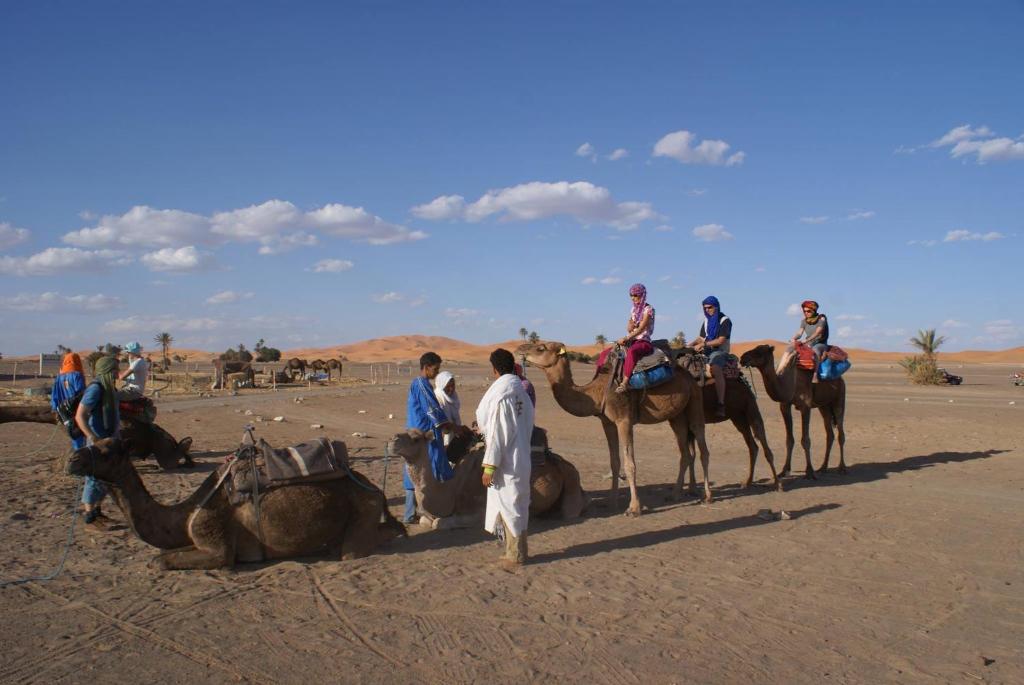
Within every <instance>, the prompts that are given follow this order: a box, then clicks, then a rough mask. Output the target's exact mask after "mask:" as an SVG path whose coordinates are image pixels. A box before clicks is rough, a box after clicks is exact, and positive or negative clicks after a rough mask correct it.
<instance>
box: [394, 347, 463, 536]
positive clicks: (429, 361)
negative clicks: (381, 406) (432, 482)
mask: <svg viewBox="0 0 1024 685" xmlns="http://www.w3.org/2000/svg"><path fill="white" fill-rule="evenodd" d="M440 371H441V357H440V356H438V355H437V354H436V353H435V352H427V353H426V354H424V355H423V356H422V357H420V375H419V376H416V378H414V379H413V381H412V383H411V384H410V385H409V399H408V401H407V403H406V419H405V427H406V428H418V429H419V430H421V431H423V432H424V433H426V432H428V431H433V432H434V439H433V440H431V441H430V442H429V443H428V445H427V450H428V453H429V455H430V466H431V469H432V470H433V472H434V478H436V479H437V480H438V481H446V480H451V479H452V478H454V477H455V471H454V470H453V469H452V465H451V464H450V463H448V455H447V454H446V453H445V450H444V436H443V433H444V431H445V430H447V429H449V428H450V427H451V426H450V423H449V421H448V417H447V416H446V415H445V413H444V410H443V409H441V405H439V404H438V403H437V397H436V396H435V395H434V386H433V385H431V381H432V380H434V378H436V377H437V374H438V373H439V372H440ZM403 473H404V478H403V479H402V483H403V485H404V486H405V515H404V516H403V517H402V520H403V521H404V522H405V523H412V521H413V519H415V517H416V494H415V492H416V489H415V486H414V485H413V482H412V479H410V478H409V470H408V469H405V470H404V471H403Z"/></svg>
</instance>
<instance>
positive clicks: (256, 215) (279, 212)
mask: <svg viewBox="0 0 1024 685" xmlns="http://www.w3.org/2000/svg"><path fill="white" fill-rule="evenodd" d="M315 231H320V232H322V233H324V234H327V235H333V236H337V237H340V238H346V239H349V240H355V241H360V242H366V243H370V244H373V245H388V244H391V243H397V242H403V241H407V240H420V239H422V238H425V237H426V234H425V233H423V232H422V231H412V230H409V229H408V228H406V227H404V226H399V225H396V224H391V223H388V222H387V221H384V220H383V219H381V218H380V217H378V216H374V215H372V214H370V213H369V212H367V211H366V210H365V209H363V208H362V207H349V206H347V205H342V204H328V205H324V206H323V207H321V208H319V209H315V210H312V211H309V212H303V211H302V210H300V209H299V208H298V207H296V206H295V205H294V204H292V203H291V202H287V201H285V200H268V201H267V202H264V203H262V204H258V205H250V206H248V207H243V208H240V209H233V210H230V211H224V212H215V213H214V214H212V215H211V216H203V215H201V214H193V213H191V212H184V211H181V210H177V209H153V208H152V207H146V206H137V207H132V208H131V209H130V210H128V211H127V212H126V213H124V214H123V215H121V216H116V215H107V216H103V217H102V218H101V219H100V220H99V222H98V223H97V225H96V226H95V227H92V228H82V229H80V230H78V231H72V232H70V233H67V234H65V235H64V242H66V243H68V244H71V245H77V246H79V247H101V246H121V247H138V248H163V247H184V246H187V245H210V246H215V245H222V244H224V243H227V242H236V243H258V244H259V245H260V248H259V252H260V254H264V255H271V254H278V253H280V252H284V251H286V250H290V249H293V248H297V247H311V246H314V245H317V244H318V242H319V240H318V238H317V235H316V233H315Z"/></svg>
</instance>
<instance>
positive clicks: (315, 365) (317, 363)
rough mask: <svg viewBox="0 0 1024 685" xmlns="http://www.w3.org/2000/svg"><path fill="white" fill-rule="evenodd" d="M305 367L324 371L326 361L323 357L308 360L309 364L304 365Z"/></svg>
mask: <svg viewBox="0 0 1024 685" xmlns="http://www.w3.org/2000/svg"><path fill="white" fill-rule="evenodd" d="M306 368H308V369H309V370H310V371H326V370H327V362H325V361H324V360H323V359H314V360H313V361H311V362H309V364H307V365H306Z"/></svg>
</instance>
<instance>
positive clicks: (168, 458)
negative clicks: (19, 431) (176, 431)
mask: <svg viewBox="0 0 1024 685" xmlns="http://www.w3.org/2000/svg"><path fill="white" fill-rule="evenodd" d="M18 421H23V422H28V423H48V424H50V425H54V424H58V419H57V415H56V414H54V413H53V412H52V411H51V410H50V407H49V406H46V405H34V406H28V407H11V406H2V405H0V423H13V422H18ZM62 430H63V427H62ZM121 437H122V438H124V439H125V440H127V441H130V442H129V444H130V445H131V457H132V458H133V459H145V458H147V457H149V456H150V455H153V456H155V457H156V463H157V464H159V465H160V468H162V469H164V470H167V469H173V468H177V467H178V466H183V467H185V468H192V467H193V466H195V463H194V462H193V461H192V455H191V454H189V450H190V449H191V448H192V438H182V439H181V440H175V439H174V437H173V436H172V435H171V434H170V433H168V432H167V431H166V430H164V429H163V428H161V427H160V426H159V425H157V424H156V423H150V422H148V421H141V420H140V421H136V420H133V419H131V418H129V417H127V416H123V417H122V418H121Z"/></svg>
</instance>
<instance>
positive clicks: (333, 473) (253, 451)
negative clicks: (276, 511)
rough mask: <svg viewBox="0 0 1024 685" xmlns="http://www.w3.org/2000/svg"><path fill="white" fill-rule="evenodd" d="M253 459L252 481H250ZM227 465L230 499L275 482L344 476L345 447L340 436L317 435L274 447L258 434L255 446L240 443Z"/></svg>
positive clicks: (345, 462)
mask: <svg viewBox="0 0 1024 685" xmlns="http://www.w3.org/2000/svg"><path fill="white" fill-rule="evenodd" d="M253 462H255V465H256V468H255V472H256V473H255V476H256V482H255V483H253V475H254V474H253ZM227 468H228V469H229V470H230V473H229V474H228V478H227V481H228V489H229V491H230V492H231V494H232V501H237V499H239V498H245V497H247V496H248V495H249V494H251V493H252V492H253V490H254V485H256V486H258V487H259V490H260V491H261V492H262V491H263V490H266V489H268V488H271V487H274V486H278V485H292V484H295V483H302V482H305V481H321V480H332V479H334V478H344V477H345V476H347V475H348V473H349V466H348V448H347V447H346V446H345V443H344V442H341V441H340V440H328V439H327V438H318V439H316V440H314V441H313V442H304V443H300V444H298V445H295V446H293V447H284V448H281V449H275V448H273V447H271V446H270V445H269V444H267V442H266V441H265V440H263V439H262V438H261V439H260V441H259V444H258V445H257V446H256V447H252V446H251V445H250V446H244V447H242V448H241V449H239V450H238V452H236V453H235V459H234V460H233V461H231V462H230V463H229V464H228V466H227Z"/></svg>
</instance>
